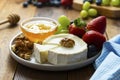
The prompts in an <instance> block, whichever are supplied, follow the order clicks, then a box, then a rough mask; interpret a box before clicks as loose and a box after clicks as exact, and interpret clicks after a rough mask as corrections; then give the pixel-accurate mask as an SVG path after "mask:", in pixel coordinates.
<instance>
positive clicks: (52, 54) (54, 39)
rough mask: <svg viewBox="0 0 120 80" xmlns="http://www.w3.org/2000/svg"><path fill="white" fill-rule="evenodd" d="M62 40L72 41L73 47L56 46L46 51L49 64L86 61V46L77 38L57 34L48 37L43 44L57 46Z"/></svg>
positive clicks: (70, 35)
mask: <svg viewBox="0 0 120 80" xmlns="http://www.w3.org/2000/svg"><path fill="white" fill-rule="evenodd" d="M64 38H69V39H72V40H74V42H75V45H74V46H73V47H71V48H66V47H63V46H58V47H56V48H54V49H49V50H48V62H49V63H51V64H55V65H57V64H70V63H75V62H80V61H83V60H85V59H87V44H86V43H85V42H84V41H83V40H82V39H80V38H79V37H77V36H75V35H72V34H58V35H53V36H50V37H48V38H47V39H45V40H44V42H43V44H44V43H45V44H59V45H60V41H61V40H62V39H64Z"/></svg>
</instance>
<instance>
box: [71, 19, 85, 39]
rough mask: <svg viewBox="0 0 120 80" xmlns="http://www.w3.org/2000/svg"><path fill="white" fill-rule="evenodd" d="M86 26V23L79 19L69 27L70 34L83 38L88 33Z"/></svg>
mask: <svg viewBox="0 0 120 80" xmlns="http://www.w3.org/2000/svg"><path fill="white" fill-rule="evenodd" d="M85 25H86V24H85V22H84V21H82V20H81V19H80V18H78V19H76V20H75V21H74V23H73V24H71V25H70V26H69V33H70V34H74V35H76V36H79V37H82V36H83V35H84V34H85V32H86V31H85Z"/></svg>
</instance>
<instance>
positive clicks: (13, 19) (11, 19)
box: [0, 14, 20, 25]
mask: <svg viewBox="0 0 120 80" xmlns="http://www.w3.org/2000/svg"><path fill="white" fill-rule="evenodd" d="M19 20H20V16H19V15H17V14H10V15H8V17H7V19H6V20H3V21H1V22H0V25H1V24H4V23H8V22H9V23H10V24H11V25H15V24H17V23H18V22H19Z"/></svg>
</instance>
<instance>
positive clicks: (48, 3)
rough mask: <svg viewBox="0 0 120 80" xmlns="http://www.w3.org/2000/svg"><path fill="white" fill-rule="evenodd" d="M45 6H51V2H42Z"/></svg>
mask: <svg viewBox="0 0 120 80" xmlns="http://www.w3.org/2000/svg"><path fill="white" fill-rule="evenodd" d="M44 5H45V6H52V4H51V3H50V2H46V3H44Z"/></svg>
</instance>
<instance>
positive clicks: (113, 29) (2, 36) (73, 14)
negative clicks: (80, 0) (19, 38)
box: [0, 0, 120, 80]
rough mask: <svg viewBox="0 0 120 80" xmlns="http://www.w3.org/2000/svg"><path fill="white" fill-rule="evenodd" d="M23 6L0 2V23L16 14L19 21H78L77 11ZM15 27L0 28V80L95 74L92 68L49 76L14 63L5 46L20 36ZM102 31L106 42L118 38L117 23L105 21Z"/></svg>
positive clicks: (58, 79) (84, 79) (14, 0)
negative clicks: (108, 39) (59, 19)
mask: <svg viewBox="0 0 120 80" xmlns="http://www.w3.org/2000/svg"><path fill="white" fill-rule="evenodd" d="M23 2H24V0H0V20H3V19H5V18H6V17H7V16H8V15H9V14H10V13H17V14H19V15H20V16H21V21H22V20H23V19H26V18H29V17H33V16H40V17H41V16H42V17H50V18H54V19H56V20H57V18H58V17H59V16H60V15H66V16H68V17H69V18H70V19H71V20H73V19H75V18H77V17H79V11H76V10H73V9H71V10H68V9H64V8H63V7H43V8H39V9H38V8H36V7H34V6H33V5H29V6H28V8H23V7H22V3H23ZM90 20H91V19H88V20H87V21H90ZM21 21H20V22H21ZM20 22H19V23H20ZM19 23H18V25H17V26H14V27H12V28H10V27H9V26H10V25H9V24H4V25H0V80H89V78H90V77H91V76H92V74H93V73H94V71H95V70H94V68H93V66H92V64H90V65H88V66H86V67H84V68H80V69H75V70H70V71H60V72H55V71H53V72H52V71H42V70H35V69H31V68H28V67H25V66H23V65H21V64H19V63H17V62H16V61H15V60H14V59H13V58H12V57H11V56H10V52H9V46H8V45H9V42H10V40H11V38H12V37H13V36H15V35H16V34H17V33H19V32H20V30H19ZM106 31H107V33H108V37H109V38H112V37H114V36H115V35H117V34H120V20H119V19H117V20H115V19H108V18H107V30H106Z"/></svg>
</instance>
